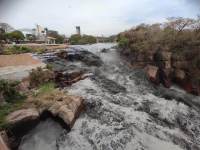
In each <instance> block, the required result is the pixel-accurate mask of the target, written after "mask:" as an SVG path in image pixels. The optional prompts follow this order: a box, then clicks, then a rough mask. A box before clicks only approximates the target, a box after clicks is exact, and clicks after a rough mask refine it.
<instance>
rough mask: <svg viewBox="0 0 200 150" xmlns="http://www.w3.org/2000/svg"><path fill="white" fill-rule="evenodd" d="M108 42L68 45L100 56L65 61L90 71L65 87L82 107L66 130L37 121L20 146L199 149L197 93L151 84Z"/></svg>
mask: <svg viewBox="0 0 200 150" xmlns="http://www.w3.org/2000/svg"><path fill="white" fill-rule="evenodd" d="M113 46H115V44H94V45H85V46H81V45H80V46H72V47H71V48H70V49H76V50H83V49H84V50H87V51H90V52H92V53H94V54H95V55H97V56H99V57H100V58H101V60H102V61H103V64H102V65H101V66H100V67H95V66H87V65H86V64H83V63H82V62H71V63H70V65H72V64H73V66H74V67H77V68H82V69H84V70H86V71H87V72H88V73H92V74H93V76H91V77H89V78H87V79H85V80H82V81H79V82H77V83H75V84H73V85H72V86H70V87H66V88H65V90H67V91H68V92H69V93H71V94H74V95H80V96H82V97H84V99H85V105H86V109H85V111H84V112H82V114H81V115H80V116H79V118H78V119H77V120H76V122H75V124H74V126H73V128H72V129H71V131H70V132H66V131H65V130H64V129H62V128H61V126H60V125H59V124H58V123H56V122H54V121H52V120H49V119H48V120H46V121H43V122H41V123H40V124H39V125H38V126H37V127H36V128H35V129H33V130H32V131H30V132H29V133H28V134H27V135H26V136H25V137H24V138H23V140H22V142H21V145H20V148H19V149H20V150H161V149H162V150H199V149H200V113H199V111H198V109H199V107H198V105H196V104H194V103H192V102H193V101H197V102H198V101H200V98H199V97H195V96H192V95H189V94H187V93H185V92H184V91H182V90H180V89H179V88H177V87H175V86H174V87H173V88H171V89H165V88H163V87H154V86H153V85H152V84H151V83H149V82H148V81H147V79H146V76H145V74H144V72H143V71H142V70H140V69H131V68H129V67H128V65H127V64H126V63H125V62H124V61H123V59H122V58H121V57H120V56H119V53H118V52H117V50H116V49H115V48H113ZM103 48H106V49H108V50H107V51H106V52H102V49H103ZM66 64H69V63H66ZM166 93H167V94H166ZM166 95H167V96H166ZM187 101H188V102H189V103H187ZM190 103H191V105H189V104H190Z"/></svg>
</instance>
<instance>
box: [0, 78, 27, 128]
mask: <svg viewBox="0 0 200 150" xmlns="http://www.w3.org/2000/svg"><path fill="white" fill-rule="evenodd" d="M18 85H19V82H18V81H7V80H0V129H1V128H4V127H6V122H5V117H6V116H7V115H8V114H9V113H10V112H12V111H15V110H17V109H19V108H21V106H22V105H23V103H24V100H25V99H26V95H24V94H23V93H22V92H20V91H19V90H18Z"/></svg>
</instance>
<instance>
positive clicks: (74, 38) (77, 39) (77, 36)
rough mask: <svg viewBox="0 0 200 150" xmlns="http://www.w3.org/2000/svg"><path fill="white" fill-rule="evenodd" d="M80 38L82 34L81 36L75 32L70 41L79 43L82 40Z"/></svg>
mask: <svg viewBox="0 0 200 150" xmlns="http://www.w3.org/2000/svg"><path fill="white" fill-rule="evenodd" d="M80 39H81V36H80V35H78V34H74V35H72V36H71V37H70V39H69V41H70V43H71V44H72V45H73V44H78V43H79V41H80Z"/></svg>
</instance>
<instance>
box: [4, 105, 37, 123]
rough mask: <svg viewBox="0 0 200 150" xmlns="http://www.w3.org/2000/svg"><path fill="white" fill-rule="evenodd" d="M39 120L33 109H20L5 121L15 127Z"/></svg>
mask: <svg viewBox="0 0 200 150" xmlns="http://www.w3.org/2000/svg"><path fill="white" fill-rule="evenodd" d="M38 118H39V113H38V111H37V110H36V109H34V108H29V109H21V110H17V111H14V112H13V113H11V114H9V115H8V116H7V118H6V121H7V123H8V124H9V125H12V126H16V125H21V124H26V123H28V122H32V121H36V120H38Z"/></svg>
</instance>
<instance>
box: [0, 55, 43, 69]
mask: <svg viewBox="0 0 200 150" xmlns="http://www.w3.org/2000/svg"><path fill="white" fill-rule="evenodd" d="M40 63H42V62H41V61H40V60H37V59H34V58H33V57H32V56H31V55H30V54H18V55H0V67H8V66H21V65H23V66H26V65H36V64H40Z"/></svg>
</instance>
